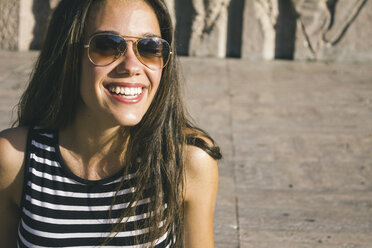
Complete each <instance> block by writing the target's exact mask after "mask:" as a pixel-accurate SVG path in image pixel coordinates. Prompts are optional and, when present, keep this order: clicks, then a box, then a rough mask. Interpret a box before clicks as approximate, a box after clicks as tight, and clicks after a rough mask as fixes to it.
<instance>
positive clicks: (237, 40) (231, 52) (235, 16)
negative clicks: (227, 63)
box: [226, 0, 245, 58]
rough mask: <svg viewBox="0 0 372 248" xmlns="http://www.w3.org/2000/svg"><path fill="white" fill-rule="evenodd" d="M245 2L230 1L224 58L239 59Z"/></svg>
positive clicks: (242, 0)
mask: <svg viewBox="0 0 372 248" xmlns="http://www.w3.org/2000/svg"><path fill="white" fill-rule="evenodd" d="M244 7H245V1H244V0H231V2H230V5H229V9H228V23H227V47H226V57H233V58H240V57H241V56H242V45H243V44H242V42H243V14H244Z"/></svg>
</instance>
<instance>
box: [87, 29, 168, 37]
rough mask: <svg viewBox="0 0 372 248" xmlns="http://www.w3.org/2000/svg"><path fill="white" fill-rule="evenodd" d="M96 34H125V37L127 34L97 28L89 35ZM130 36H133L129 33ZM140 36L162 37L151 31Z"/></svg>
mask: <svg viewBox="0 0 372 248" xmlns="http://www.w3.org/2000/svg"><path fill="white" fill-rule="evenodd" d="M96 34H115V35H119V36H124V37H125V36H126V35H122V34H120V33H118V32H116V31H114V30H97V31H95V32H94V33H92V34H91V35H89V37H92V36H93V35H96ZM128 37H131V36H130V35H128ZM136 37H137V36H136ZM138 37H157V38H161V36H160V35H158V34H154V33H149V32H147V33H143V34H140V35H139V36H138Z"/></svg>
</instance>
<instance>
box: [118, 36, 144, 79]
mask: <svg viewBox="0 0 372 248" xmlns="http://www.w3.org/2000/svg"><path fill="white" fill-rule="evenodd" d="M134 45H135V44H134V42H133V41H127V48H126V49H125V51H124V53H123V54H122V55H121V56H120V58H118V61H119V62H120V63H119V64H118V65H117V66H116V68H115V69H116V71H117V72H118V73H128V74H130V75H135V74H138V73H139V72H140V70H141V68H142V63H141V61H140V60H139V59H138V58H137V55H136V52H135V48H134Z"/></svg>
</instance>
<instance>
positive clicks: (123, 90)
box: [109, 85, 142, 98]
mask: <svg viewBox="0 0 372 248" xmlns="http://www.w3.org/2000/svg"><path fill="white" fill-rule="evenodd" d="M109 91H110V92H111V93H115V94H117V95H119V94H121V95H125V96H126V97H128V98H135V97H137V96H138V95H140V94H141V93H142V88H141V87H120V86H113V85H112V86H110V87H109Z"/></svg>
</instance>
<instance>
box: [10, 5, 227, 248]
mask: <svg viewBox="0 0 372 248" xmlns="http://www.w3.org/2000/svg"><path fill="white" fill-rule="evenodd" d="M102 1H109V0H79V1H72V0H61V2H60V3H59V5H58V6H57V7H56V9H55V10H54V13H53V15H52V18H51V20H50V24H49V28H48V32H47V35H46V37H45V40H44V45H43V47H42V50H41V52H40V55H39V58H38V60H37V62H36V65H35V69H34V71H33V73H32V76H31V80H30V83H29V85H28V87H27V89H26V91H25V92H24V94H23V95H22V97H21V99H20V102H19V104H18V120H17V121H16V123H15V125H19V126H34V125H38V126H43V127H46V128H51V129H56V130H57V129H61V128H63V127H66V126H68V125H70V124H71V123H72V121H73V120H74V118H77V117H76V109H77V108H76V107H77V106H78V104H79V102H80V101H81V99H80V89H79V84H80V74H81V61H82V54H83V53H82V51H83V44H84V38H85V37H84V35H85V26H86V24H87V20H88V16H89V11H90V9H91V8H92V6H95V5H96V4H97V3H100V2H102ZM143 1H145V2H147V3H148V4H149V5H150V6H151V7H152V8H153V10H154V11H155V13H156V15H157V18H158V21H159V25H160V28H161V35H162V38H163V39H165V40H167V41H168V42H169V44H171V47H172V51H173V53H172V55H171V58H170V60H169V63H168V64H167V66H166V67H165V68H164V69H163V72H162V78H161V82H160V85H159V88H158V90H157V93H156V95H155V97H154V99H153V101H152V103H151V105H150V107H149V109H148V111H147V112H146V114H145V116H144V117H143V118H142V120H141V122H140V123H139V124H137V125H135V126H133V127H129V128H128V127H126V128H128V129H129V131H127V133H128V138H127V139H125V142H126V143H127V147H126V150H125V158H126V161H127V162H125V163H126V164H125V168H126V169H125V173H128V171H135V176H136V179H137V180H136V181H137V182H141V183H140V184H137V185H136V187H135V188H136V192H135V194H133V195H134V196H133V199H131V203H132V204H130V206H131V205H133V206H134V207H133V208H127V209H125V210H123V213H122V215H121V219H120V220H119V221H118V224H117V225H114V227H113V229H112V232H113V233H117V232H119V231H121V230H122V228H123V225H120V224H119V223H120V222H121V220H122V219H123V218H125V217H127V216H131V215H132V214H133V213H134V212H135V208H136V207H135V204H134V203H135V202H137V201H138V200H140V199H142V197H143V195H144V192H145V190H148V189H150V190H151V191H152V192H151V193H152V201H151V203H150V207H149V208H150V210H153V211H150V217H149V218H147V219H146V223H144V226H147V227H149V230H150V231H149V232H148V234H147V235H144V236H141V240H137V243H138V244H143V243H148V242H154V240H156V239H157V238H158V237H160V236H161V235H163V234H164V233H166V232H169V233H170V235H173V236H174V240H175V246H176V247H180V246H182V245H181V244H182V241H183V234H182V233H183V232H182V231H183V190H184V180H185V178H184V152H185V148H186V147H187V145H194V146H198V147H200V148H202V149H203V150H204V151H206V152H207V153H208V154H209V155H210V156H212V157H213V158H214V159H220V158H221V153H220V150H219V148H218V147H217V146H215V145H214V141H213V140H212V139H211V138H210V137H209V135H208V134H207V133H206V132H204V131H203V130H201V129H199V128H197V127H196V126H195V125H193V124H192V123H191V121H190V119H189V118H188V117H187V115H186V113H185V111H184V106H183V103H182V100H181V93H180V80H179V75H178V69H177V67H178V66H177V63H178V62H177V59H176V51H175V44H174V34H173V26H172V22H171V17H170V15H169V12H168V10H167V7H166V5H165V3H164V1H163V0H143ZM205 140H210V142H206V141H205ZM123 142H124V141H123ZM123 178H124V177H123ZM122 183H123V180H122ZM149 186H151V187H149ZM115 201H116V199H114V200H113V204H114V203H115ZM165 206H166V207H165ZM161 223H162V224H161ZM109 241H110V240H109V239H108V240H106V242H105V243H108V242H109ZM153 244H154V243H153Z"/></svg>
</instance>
